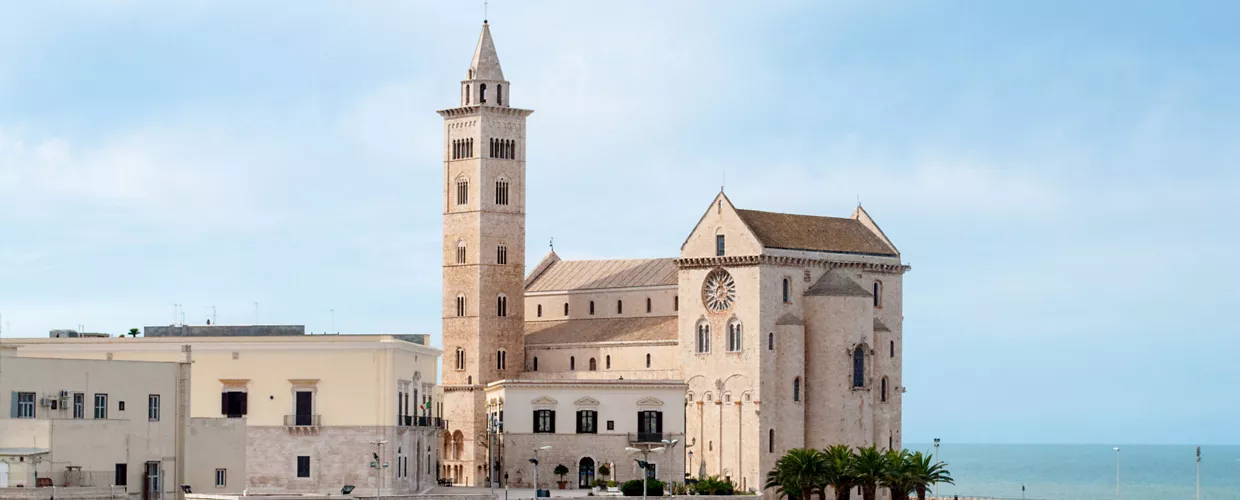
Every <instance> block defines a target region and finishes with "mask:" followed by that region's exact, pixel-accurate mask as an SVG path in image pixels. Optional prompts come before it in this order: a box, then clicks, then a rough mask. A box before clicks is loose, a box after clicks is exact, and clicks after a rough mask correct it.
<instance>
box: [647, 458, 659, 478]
mask: <svg viewBox="0 0 1240 500" xmlns="http://www.w3.org/2000/svg"><path fill="white" fill-rule="evenodd" d="M658 470H659V469H658V466H657V465H655V463H654V462H647V463H646V479H658V478H659V474H658Z"/></svg>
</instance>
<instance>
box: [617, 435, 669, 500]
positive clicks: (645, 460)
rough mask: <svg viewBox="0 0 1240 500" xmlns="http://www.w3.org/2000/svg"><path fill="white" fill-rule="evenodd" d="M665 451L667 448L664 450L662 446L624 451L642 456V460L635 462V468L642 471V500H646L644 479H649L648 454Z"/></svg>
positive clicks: (628, 448)
mask: <svg viewBox="0 0 1240 500" xmlns="http://www.w3.org/2000/svg"><path fill="white" fill-rule="evenodd" d="M665 449H667V448H664V447H662V446H660V447H658V448H650V447H647V448H646V449H644V450H640V449H637V448H634V447H632V446H630V447H627V448H625V449H624V450H625V451H627V452H629V453H641V454H642V459H641V460H638V461H637V466H638V467H639V468H641V469H642V500H646V479H647V478H649V477H650V474H649V473H650V469H648V468H647V467H649V466H650V452H652V451H653V452H660V451H663V450H665ZM634 460H637V459H634Z"/></svg>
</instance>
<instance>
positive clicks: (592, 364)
mask: <svg viewBox="0 0 1240 500" xmlns="http://www.w3.org/2000/svg"><path fill="white" fill-rule="evenodd" d="M590 371H592V372H593V371H598V363H597V362H595V361H594V358H590Z"/></svg>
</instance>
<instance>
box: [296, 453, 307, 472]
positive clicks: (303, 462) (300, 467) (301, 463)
mask: <svg viewBox="0 0 1240 500" xmlns="http://www.w3.org/2000/svg"><path fill="white" fill-rule="evenodd" d="M297 477H310V457H308V456H305V455H301V456H299V457H297Z"/></svg>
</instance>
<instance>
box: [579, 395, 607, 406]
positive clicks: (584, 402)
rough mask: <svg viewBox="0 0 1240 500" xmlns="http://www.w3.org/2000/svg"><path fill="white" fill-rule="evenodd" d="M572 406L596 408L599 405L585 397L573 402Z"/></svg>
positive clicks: (594, 400) (590, 398)
mask: <svg viewBox="0 0 1240 500" xmlns="http://www.w3.org/2000/svg"><path fill="white" fill-rule="evenodd" d="M573 404H575V405H577V406H598V405H599V404H600V403H599V402H598V400H597V399H594V398H592V397H590V396H586V397H584V398H581V399H578V400H576V401H573Z"/></svg>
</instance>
